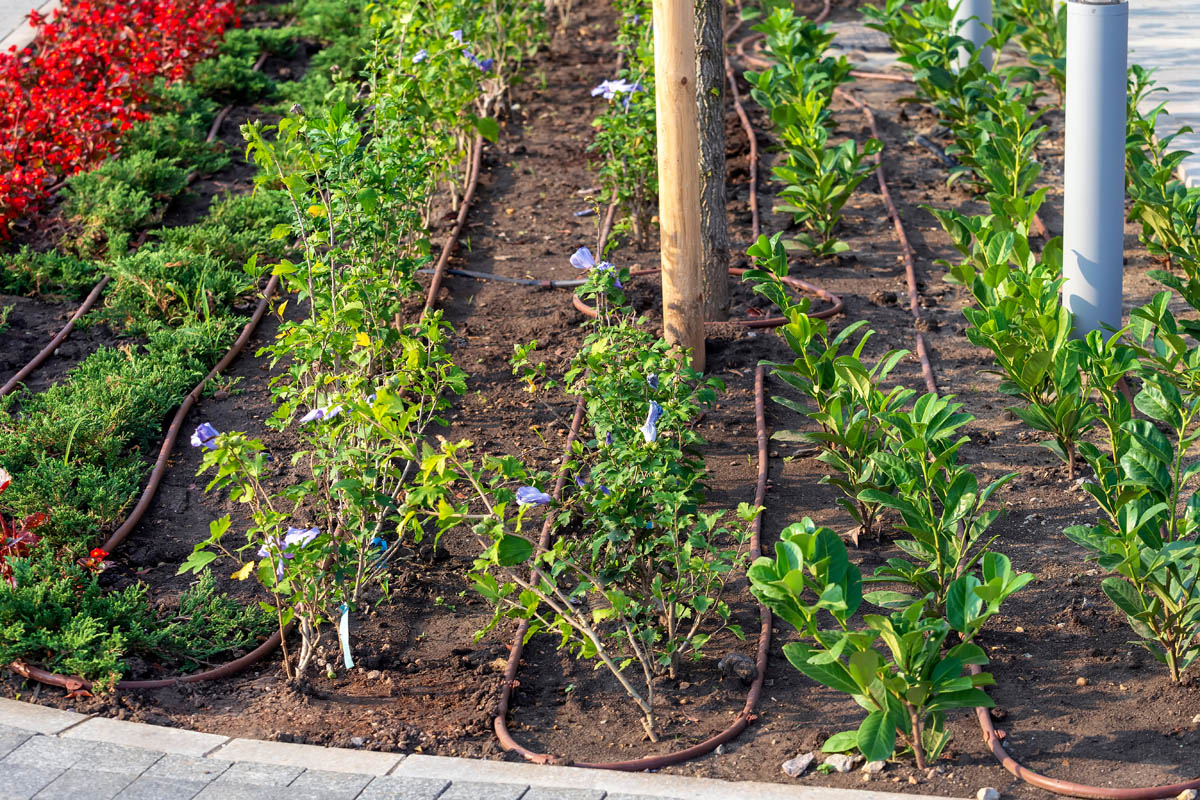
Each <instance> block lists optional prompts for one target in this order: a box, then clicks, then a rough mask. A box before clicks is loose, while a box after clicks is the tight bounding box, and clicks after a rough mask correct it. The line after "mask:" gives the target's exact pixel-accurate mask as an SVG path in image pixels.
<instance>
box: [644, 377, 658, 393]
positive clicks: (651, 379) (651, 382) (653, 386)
mask: <svg viewBox="0 0 1200 800" xmlns="http://www.w3.org/2000/svg"><path fill="white" fill-rule="evenodd" d="M646 383H647V384H649V386H650V388H651V389H653V390H654V391H656V392H657V391H658V375H651V376H650V377H648V378H646Z"/></svg>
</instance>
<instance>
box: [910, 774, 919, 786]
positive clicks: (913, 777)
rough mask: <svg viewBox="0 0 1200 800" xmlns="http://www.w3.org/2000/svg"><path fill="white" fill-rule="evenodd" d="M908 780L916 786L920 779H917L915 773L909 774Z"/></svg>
mask: <svg viewBox="0 0 1200 800" xmlns="http://www.w3.org/2000/svg"><path fill="white" fill-rule="evenodd" d="M908 782H909V783H911V784H912V785H913V786H916V785H917V784H918V783H920V781H919V780H917V776H916V775H909V776H908Z"/></svg>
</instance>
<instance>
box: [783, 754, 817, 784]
mask: <svg viewBox="0 0 1200 800" xmlns="http://www.w3.org/2000/svg"><path fill="white" fill-rule="evenodd" d="M816 758H817V754H816V753H801V754H800V755H798V756H796V757H795V758H791V759H788V760H787V761H785V762H783V774H784V775H787V776H788V777H789V778H799V777H800V776H801V775H803V774H804V773H805V772H807V771H808V768H809V767H810V766H812V763H813V761H815V760H816Z"/></svg>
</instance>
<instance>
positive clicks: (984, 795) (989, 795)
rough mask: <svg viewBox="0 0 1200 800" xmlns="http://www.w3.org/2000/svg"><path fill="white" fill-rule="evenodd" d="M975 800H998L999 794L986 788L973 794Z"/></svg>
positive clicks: (988, 787) (990, 788)
mask: <svg viewBox="0 0 1200 800" xmlns="http://www.w3.org/2000/svg"><path fill="white" fill-rule="evenodd" d="M975 798H976V800H1000V793H999V792H998V791H996V790H995V789H993V788H992V787H990V786H986V787H984V788H982V789H980V790H979V791H978V792H976V793H975Z"/></svg>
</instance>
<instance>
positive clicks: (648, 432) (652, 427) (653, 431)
mask: <svg viewBox="0 0 1200 800" xmlns="http://www.w3.org/2000/svg"><path fill="white" fill-rule="evenodd" d="M662 415H663V410H662V406H660V405H659V404H658V403H657V402H656V401H654V400H651V401H650V410H649V411H648V412H647V413H646V423H645V424H644V425H642V428H641V430H642V436H644V437H646V444H650V443H651V442H654V441H656V440H657V439H658V419H659V417H661V416H662Z"/></svg>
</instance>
